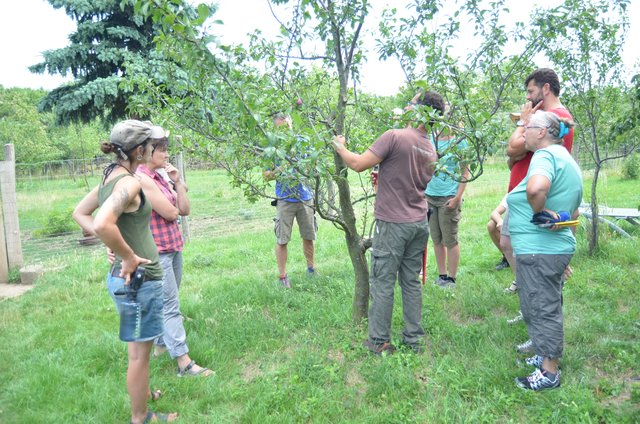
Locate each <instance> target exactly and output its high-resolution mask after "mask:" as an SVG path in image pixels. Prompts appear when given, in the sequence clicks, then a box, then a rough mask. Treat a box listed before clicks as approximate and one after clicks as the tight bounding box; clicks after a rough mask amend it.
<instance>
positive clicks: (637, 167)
mask: <svg viewBox="0 0 640 424" xmlns="http://www.w3.org/2000/svg"><path fill="white" fill-rule="evenodd" d="M639 176H640V155H639V154H638V153H634V154H632V155H629V156H627V158H626V159H625V160H624V162H623V163H622V178H624V179H625V180H637V179H638V177H639Z"/></svg>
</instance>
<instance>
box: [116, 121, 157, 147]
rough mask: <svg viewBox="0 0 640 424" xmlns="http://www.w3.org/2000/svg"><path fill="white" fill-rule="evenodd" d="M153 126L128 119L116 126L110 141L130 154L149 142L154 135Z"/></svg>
mask: <svg viewBox="0 0 640 424" xmlns="http://www.w3.org/2000/svg"><path fill="white" fill-rule="evenodd" d="M151 129H152V126H151V125H149V124H146V123H144V122H142V121H136V120H135V119H128V120H126V121H122V122H119V123H117V124H116V126H115V127H113V130H112V131H111V137H109V141H110V142H111V144H115V145H116V146H118V147H120V148H121V149H122V150H123V151H125V152H128V151H130V150H132V149H134V148H135V147H137V146H139V145H140V144H142V143H144V142H145V141H147V140H148V139H149V138H150V137H151V134H152V131H151Z"/></svg>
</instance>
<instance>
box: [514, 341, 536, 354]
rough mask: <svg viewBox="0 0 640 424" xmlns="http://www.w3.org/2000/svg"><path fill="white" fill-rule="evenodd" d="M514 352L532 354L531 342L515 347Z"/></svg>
mask: <svg viewBox="0 0 640 424" xmlns="http://www.w3.org/2000/svg"><path fill="white" fill-rule="evenodd" d="M516 352H518V353H533V341H532V340H531V339H529V340H527V341H526V342H524V343H520V344H519V345H516Z"/></svg>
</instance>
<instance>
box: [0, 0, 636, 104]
mask: <svg viewBox="0 0 640 424" xmlns="http://www.w3.org/2000/svg"><path fill="white" fill-rule="evenodd" d="M1 1H2V3H3V4H2V10H3V13H2V14H1V15H0V40H2V41H0V58H1V61H2V65H1V66H0V85H2V86H4V87H5V88H8V87H27V88H44V89H47V90H51V89H53V88H56V87H58V86H59V85H60V84H62V83H63V82H65V81H68V79H65V78H63V77H62V76H59V75H55V76H51V75H40V74H33V73H31V72H29V70H28V67H29V66H30V65H34V64H37V63H40V62H41V61H42V60H43V57H42V55H41V52H43V51H46V50H51V49H57V48H62V47H65V46H66V45H68V38H67V37H68V35H69V34H70V33H71V32H73V31H74V30H75V22H74V21H72V20H71V18H69V17H68V16H67V15H66V14H65V13H64V11H63V10H61V9H58V10H56V9H54V8H53V6H51V5H50V4H49V3H48V2H47V1H45V0H1ZM372 3H373V5H374V8H373V11H372V12H371V14H370V16H373V17H375V16H378V15H379V14H380V12H381V11H382V9H383V8H384V6H386V5H387V4H393V5H396V6H397V5H398V4H401V3H404V1H400V0H396V1H393V2H391V1H388V0H374V1H373V2H372ZM557 3H559V1H558V0H534V1H529V2H518V6H517V7H512V8H511V9H512V11H511V15H510V16H509V18H513V19H510V20H513V21H516V20H525V19H526V16H527V14H528V13H529V11H530V7H531V5H535V6H549V5H553V4H557ZM218 6H219V9H218V12H217V13H216V14H215V18H216V19H221V20H222V21H223V22H224V25H223V26H215V27H214V28H215V32H216V33H217V34H218V35H219V36H220V39H221V41H222V42H223V43H225V44H231V43H243V42H245V41H246V40H247V37H246V34H247V33H248V32H252V31H253V30H254V29H256V28H259V29H261V30H262V32H263V34H265V35H272V36H273V35H275V34H277V32H278V24H277V22H276V21H275V19H273V17H272V15H271V12H270V10H269V7H268V5H267V1H266V0H219V1H218ZM249 10H250V11H251V13H247V11H249ZM629 18H630V22H631V26H630V31H629V33H628V35H627V40H640V0H633V1H631V5H630V8H629ZM375 26H376V22H375V19H371V20H369V21H368V22H367V24H366V27H365V30H373V29H374V28H375ZM371 39H372V37H365V40H369V43H370V44H369V46H368V47H369V48H370V49H373V48H374V45H373V44H372V41H371ZM374 56H375V54H369V55H368V58H369V60H368V63H367V64H365V66H364V67H363V69H362V72H361V75H362V81H361V88H362V89H364V90H365V91H368V92H371V93H375V94H379V95H391V94H395V93H396V92H397V90H398V88H399V87H400V86H401V85H403V83H404V75H403V73H402V70H401V69H400V66H399V65H398V64H397V63H396V62H394V61H387V62H380V61H378V60H376V59H375V57H374ZM639 57H640V49H637V48H632V47H631V42H629V41H628V42H627V46H626V48H625V63H626V65H627V66H628V67H629V68H631V67H632V66H633V65H634V64H635V63H637V62H638V61H639ZM538 65H539V66H544V65H545V64H544V63H538Z"/></svg>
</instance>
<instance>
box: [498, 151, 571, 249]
mask: <svg viewBox="0 0 640 424" xmlns="http://www.w3.org/2000/svg"><path fill="white" fill-rule="evenodd" d="M533 175H542V176H544V177H546V178H548V179H549V181H551V188H550V189H549V193H547V202H546V203H545V205H544V207H545V209H550V210H552V211H556V212H557V211H567V212H569V213H570V214H573V212H574V211H575V210H576V209H578V207H579V206H580V202H581V200H582V174H581V172H580V168H579V167H578V164H577V163H576V161H575V160H573V158H572V157H571V154H570V153H569V152H568V151H567V149H565V148H564V147H563V146H561V145H559V144H554V145H551V146H548V147H545V148H544V149H540V150H538V151H536V152H535V153H534V154H533V157H532V158H531V164H530V165H529V171H528V172H527V176H526V177H525V178H524V179H523V180H522V181H521V182H520V184H518V185H517V186H516V187H515V188H514V189H513V190H512V191H511V193H509V195H508V196H507V203H508V205H509V233H510V234H511V244H512V245H513V251H514V252H515V254H516V255H525V254H572V253H574V252H575V250H576V239H575V237H574V235H573V232H572V231H571V230H570V229H569V228H563V229H561V230H558V231H551V230H549V229H547V228H540V227H537V226H536V225H534V224H532V223H531V222H530V221H531V217H532V215H533V209H531V205H530V204H529V202H528V201H527V182H528V181H529V178H531V176H533Z"/></svg>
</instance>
